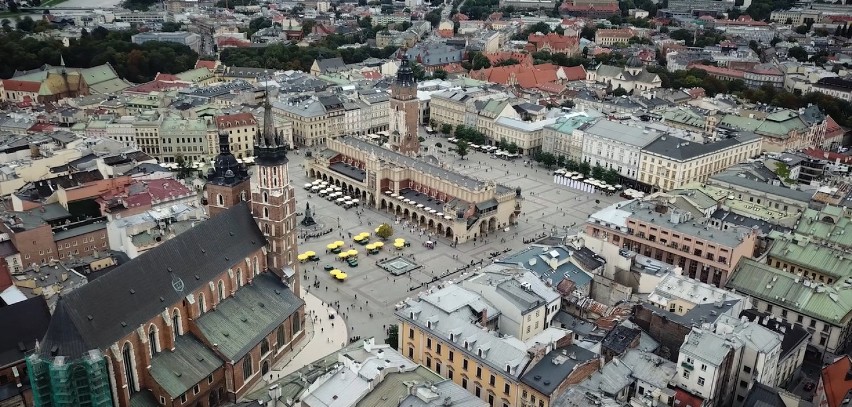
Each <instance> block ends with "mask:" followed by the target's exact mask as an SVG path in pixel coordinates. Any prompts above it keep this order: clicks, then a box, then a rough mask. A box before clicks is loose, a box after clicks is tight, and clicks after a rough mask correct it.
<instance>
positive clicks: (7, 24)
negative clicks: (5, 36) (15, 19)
mask: <svg viewBox="0 0 852 407" xmlns="http://www.w3.org/2000/svg"><path fill="white" fill-rule="evenodd" d="M0 25H2V26H3V31H5V32H7V33H8V32H12V22H11V21H10V20H9V19H8V18H4V19H3V20H2V21H0Z"/></svg>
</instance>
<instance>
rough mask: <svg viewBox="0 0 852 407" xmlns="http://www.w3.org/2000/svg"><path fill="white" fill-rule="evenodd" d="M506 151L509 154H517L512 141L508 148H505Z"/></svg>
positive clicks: (516, 146) (516, 147)
mask: <svg viewBox="0 0 852 407" xmlns="http://www.w3.org/2000/svg"><path fill="white" fill-rule="evenodd" d="M506 151H508V152H509V154H517V153H518V145H517V144H516V143H515V142H514V141H513V142H511V143H509V146H508V147H506Z"/></svg>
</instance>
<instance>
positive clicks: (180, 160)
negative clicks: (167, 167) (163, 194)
mask: <svg viewBox="0 0 852 407" xmlns="http://www.w3.org/2000/svg"><path fill="white" fill-rule="evenodd" d="M175 163H177V178H178V179H186V178H189V176H190V175H192V167H190V165H189V163H188V162H187V161H186V159H185V158H184V157H183V154H180V153H178V154H177V155H176V156H175Z"/></svg>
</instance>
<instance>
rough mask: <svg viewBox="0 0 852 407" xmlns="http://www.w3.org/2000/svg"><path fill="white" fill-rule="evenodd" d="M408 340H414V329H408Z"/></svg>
mask: <svg viewBox="0 0 852 407" xmlns="http://www.w3.org/2000/svg"><path fill="white" fill-rule="evenodd" d="M408 339H414V328H408Z"/></svg>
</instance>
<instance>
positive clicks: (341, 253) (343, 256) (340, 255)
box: [337, 252, 349, 259]
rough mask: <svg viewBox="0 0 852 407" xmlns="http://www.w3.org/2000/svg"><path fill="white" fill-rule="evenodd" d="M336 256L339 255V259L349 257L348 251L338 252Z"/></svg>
mask: <svg viewBox="0 0 852 407" xmlns="http://www.w3.org/2000/svg"><path fill="white" fill-rule="evenodd" d="M337 257H340V258H341V259H345V258H347V257H349V252H340V254H338V255H337Z"/></svg>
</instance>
